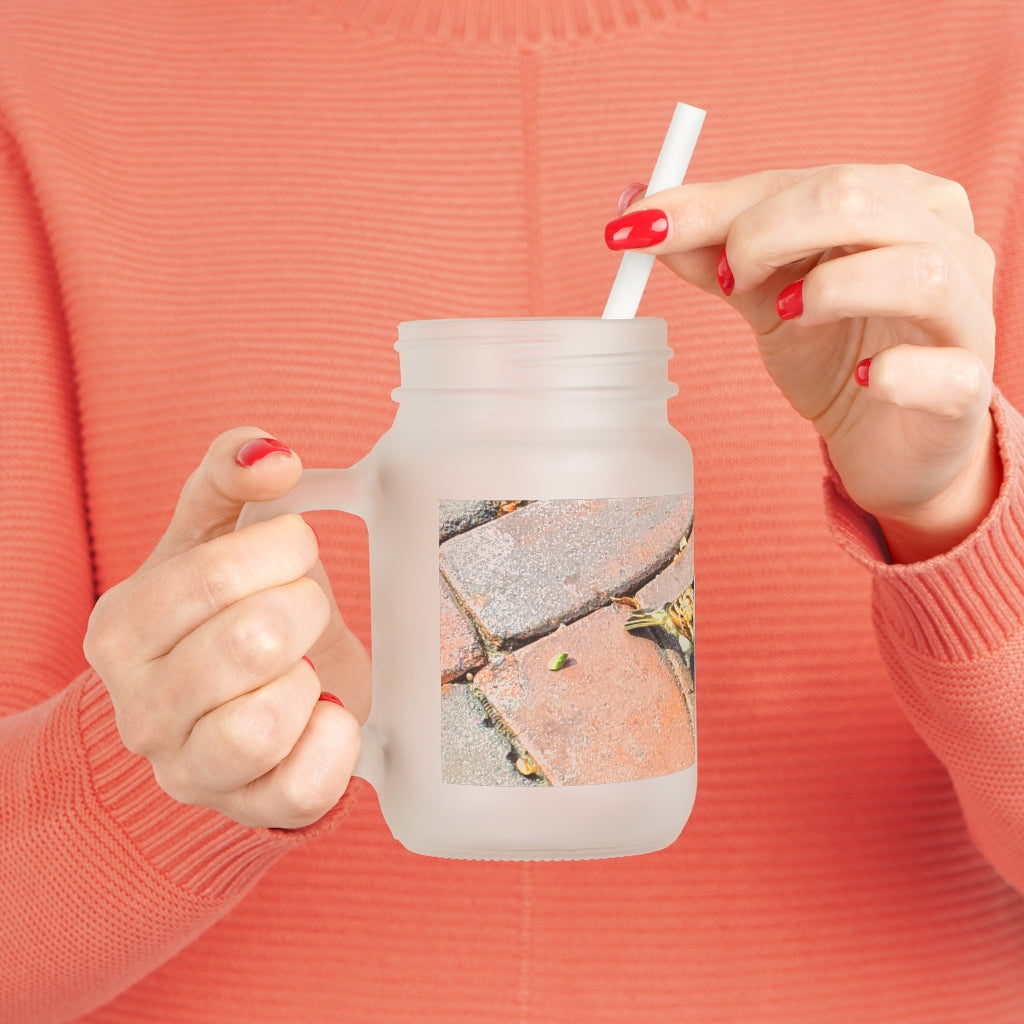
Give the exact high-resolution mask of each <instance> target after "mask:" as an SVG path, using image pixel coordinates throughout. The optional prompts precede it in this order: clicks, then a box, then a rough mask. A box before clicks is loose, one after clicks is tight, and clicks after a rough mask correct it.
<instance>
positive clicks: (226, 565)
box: [117, 514, 319, 661]
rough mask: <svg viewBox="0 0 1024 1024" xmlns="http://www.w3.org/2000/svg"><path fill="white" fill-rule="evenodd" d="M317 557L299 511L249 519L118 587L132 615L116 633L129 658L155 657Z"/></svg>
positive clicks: (302, 572) (304, 570) (301, 572)
mask: <svg viewBox="0 0 1024 1024" xmlns="http://www.w3.org/2000/svg"><path fill="white" fill-rule="evenodd" d="M318 559H319V545H318V543H317V539H316V534H315V533H314V532H313V530H312V529H311V528H310V527H309V525H308V524H307V523H306V522H305V521H304V520H303V519H302V517H301V516H299V515H295V514H287V515H282V516H278V517H276V518H275V519H268V520H266V521H265V522H260V523H253V524H252V525H251V526H246V527H245V528H244V529H241V530H238V531H235V532H232V533H226V534H223V535H221V536H219V537H215V538H213V539H212V540H209V541H206V542H204V543H202V544H199V545H197V546H196V547H194V548H190V549H189V550H187V551H185V552H182V553H181V554H179V555H176V556H174V557H172V558H169V559H167V560H166V561H163V562H159V563H157V564H155V565H152V566H150V567H148V568H143V569H141V570H140V571H139V572H138V573H136V575H135V576H132V577H131V578H130V579H128V580H126V581H125V582H124V583H122V584H120V586H121V587H122V588H124V589H125V591H126V592H125V593H124V594H123V595H122V600H121V601H120V602H119V606H120V607H122V608H123V607H125V606H126V605H127V606H128V607H130V608H131V609H132V615H131V618H130V621H129V622H124V623H121V624H119V625H118V627H117V628H118V631H119V633H120V634H121V635H122V637H123V642H126V643H130V644H131V646H132V649H133V651H134V652H135V655H136V658H137V660H142V661H153V660H156V659H157V658H161V657H163V656H164V655H166V654H167V653H168V652H170V651H171V650H173V649H174V647H176V646H177V644H178V643H179V642H180V641H181V640H182V639H184V638H185V637H186V636H188V635H189V634H190V633H191V632H192V631H193V630H195V629H197V628H198V627H199V626H201V625H202V624H203V623H204V622H206V621H208V620H209V619H211V618H212V617H213V616H214V615H216V614H217V613H218V612H220V611H223V610H224V609H225V608H228V607H229V606H231V605H232V604H235V603H236V602H238V601H240V600H242V599H243V598H245V597H248V596H249V595H250V594H255V593H257V592H258V591H261V590H269V589H270V588H272V587H279V586H283V585H284V584H286V583H291V582H293V581H294V580H297V579H299V578H300V577H302V576H306V575H308V574H309V573H310V572H311V571H312V570H313V568H314V567H315V566H316V564H317V561H318ZM126 634H127V635H126Z"/></svg>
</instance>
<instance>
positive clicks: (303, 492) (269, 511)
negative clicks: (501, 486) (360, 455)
mask: <svg viewBox="0 0 1024 1024" xmlns="http://www.w3.org/2000/svg"><path fill="white" fill-rule="evenodd" d="M371 510H372V494H371V487H370V483H369V475H368V474H367V472H366V471H365V467H364V465H363V463H361V462H359V463H356V464H355V465H354V466H352V467H350V468H349V469H306V470H303V473H302V476H301V477H300V478H299V482H298V483H297V484H296V485H295V486H294V487H293V488H292V489H291V490H290V491H289V492H288V493H287V494H285V495H282V497H280V498H274V499H272V500H271V501H251V502H249V503H247V504H246V505H245V506H243V508H242V511H241V513H240V514H239V516H238V522H237V523H236V524H235V529H236V530H240V529H242V527H244V526H249V525H250V524H252V523H260V522H263V521H264V520H266V519H273V518H274V516H280V515H285V514H286V513H289V512H300V513H301V512H320V511H327V512H331V511H334V512H349V513H351V514H352V515H356V516H359V518H360V519H362V520H364V521H365V522H366V523H367V526H369V521H370V514H371ZM361 735H362V749H361V750H360V752H359V759H358V761H356V766H355V768H354V770H353V772H352V774H353V775H358V776H359V777H360V778H361V779H365V780H366V781H367V782H369V783H370V785H371V786H373V788H374V789H375V790H377V792H378V793H380V791H381V786H382V784H383V781H384V746H385V744H384V736H383V734H382V733H381V731H380V730H379V729H378V728H376V727H375V726H374V724H373V715H372V713H371V716H370V719H369V720H368V721H367V722H366V723H365V724H364V725H363V727H362V730H361Z"/></svg>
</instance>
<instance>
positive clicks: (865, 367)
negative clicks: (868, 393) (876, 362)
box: [853, 359, 871, 388]
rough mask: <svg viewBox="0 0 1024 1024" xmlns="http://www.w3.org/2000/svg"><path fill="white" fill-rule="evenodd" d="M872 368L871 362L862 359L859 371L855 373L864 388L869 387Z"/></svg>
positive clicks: (858, 365)
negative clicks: (869, 373) (869, 375)
mask: <svg viewBox="0 0 1024 1024" xmlns="http://www.w3.org/2000/svg"><path fill="white" fill-rule="evenodd" d="M870 368H871V360H870V359H862V360H861V361H860V362H859V363H858V364H857V369H856V370H854V371H853V376H854V378H855V379H856V381H857V383H858V384H859V385H860V386H861V387H862V388H866V387H867V386H868V371H869V370H870Z"/></svg>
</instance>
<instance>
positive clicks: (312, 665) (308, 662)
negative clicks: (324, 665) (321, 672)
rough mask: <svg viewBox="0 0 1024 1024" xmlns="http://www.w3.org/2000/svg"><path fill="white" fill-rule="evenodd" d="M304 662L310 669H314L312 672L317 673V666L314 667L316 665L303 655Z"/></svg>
mask: <svg viewBox="0 0 1024 1024" xmlns="http://www.w3.org/2000/svg"><path fill="white" fill-rule="evenodd" d="M302 660H303V661H304V662H305V663H306V664H307V665H308V666H309V667H310V668H311V669H312V670H313V671H314V672H315V671H316V665H314V664H313V662H311V661H310V660H309V658H307V657H306V655H303V656H302Z"/></svg>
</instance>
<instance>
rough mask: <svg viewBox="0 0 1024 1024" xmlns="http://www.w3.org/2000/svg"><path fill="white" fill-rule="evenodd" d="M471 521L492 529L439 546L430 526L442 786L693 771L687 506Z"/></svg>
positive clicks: (517, 506) (473, 530) (603, 505)
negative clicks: (437, 616) (438, 602)
mask: <svg viewBox="0 0 1024 1024" xmlns="http://www.w3.org/2000/svg"><path fill="white" fill-rule="evenodd" d="M447 504H449V505H454V503H447ZM465 504H467V503H460V505H465ZM477 505H478V506H479V507H483V506H485V505H486V506H489V507H490V508H491V509H492V510H493V511H492V512H491V513H490V516H491V517H490V518H487V519H486V520H485V521H483V522H481V521H480V519H479V517H478V518H477V519H476V520H475V521H474V522H473V523H472V524H471V525H470V526H468V527H467V528H466V529H463V530H462V531H461V532H457V533H454V534H452V533H451V526H450V525H447V526H446V523H447V524H450V523H451V521H452V518H453V517H452V514H451V513H450V512H449V513H448V514H447V515H446V507H445V506H446V503H442V508H441V515H440V521H441V531H442V532H441V537H442V542H441V543H440V548H439V567H440V571H441V577H442V579H441V588H442V617H441V618H442V631H441V660H442V665H441V675H442V682H443V687H442V700H443V702H444V703H443V705H442V707H443V714H442V723H443V724H442V778H443V780H444V781H446V782H452V783H462V784H470V785H474V784H475V785H537V784H541V785H584V784H588V783H601V782H619V781H632V780H635V779H641V778H650V777H654V776H659V775H665V774H669V773H670V772H675V771H680V770H682V769H684V768H686V767H688V766H689V765H690V764H692V763H693V760H694V743H695V739H694V725H693V675H692V666H693V628H694V627H693V613H692V609H693V568H692V567H693V554H692V542H691V535H692V522H693V501H692V496H690V495H683V496H657V497H649V498H622V499H594V500H577V499H554V500H543V501H518V500H517V501H507V502H489V503H484V502H479V503H477ZM445 537H447V539H444V538H445ZM648 596H650V597H651V598H653V599H655V600H656V601H657V604H652V605H649V606H645V605H644V604H643V599H644V598H645V597H648ZM627 623H628V624H629V625H627ZM641 627H642V628H641ZM484 733H486V734H488V735H486V736H484V735H483V734H484ZM495 758H498V760H499V761H501V762H503V763H502V764H495V763H494V759H495ZM510 766H511V767H513V768H514V769H515V770H512V771H510V770H509V768H510Z"/></svg>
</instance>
